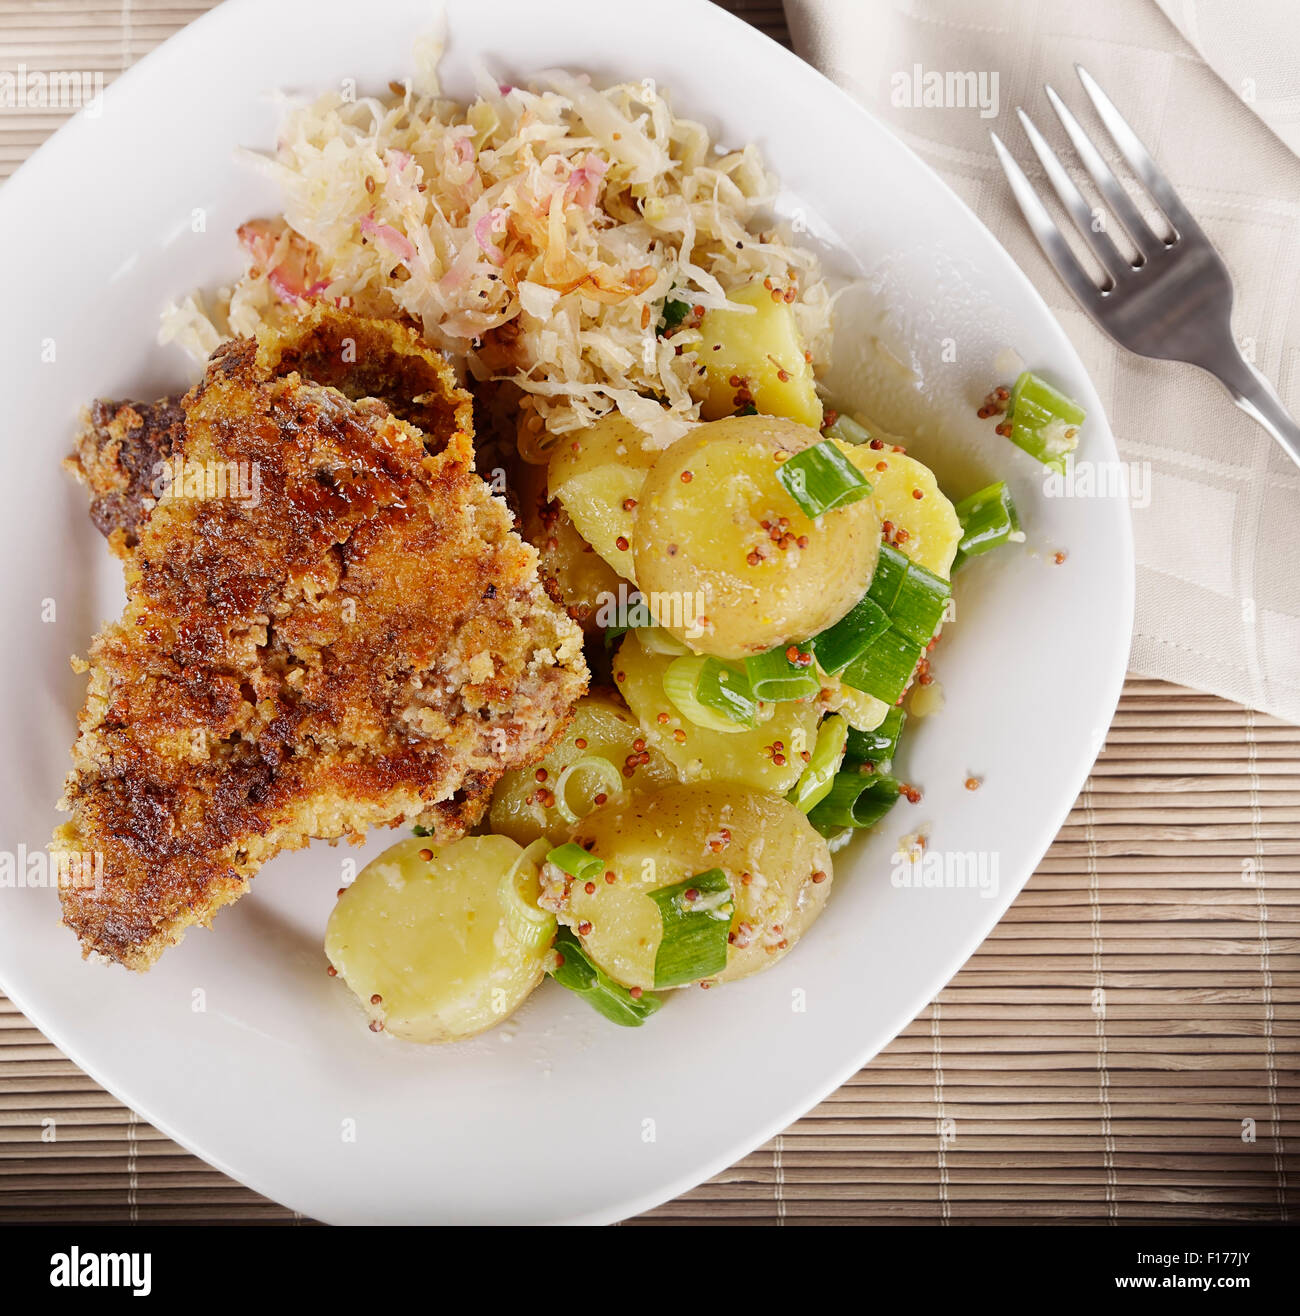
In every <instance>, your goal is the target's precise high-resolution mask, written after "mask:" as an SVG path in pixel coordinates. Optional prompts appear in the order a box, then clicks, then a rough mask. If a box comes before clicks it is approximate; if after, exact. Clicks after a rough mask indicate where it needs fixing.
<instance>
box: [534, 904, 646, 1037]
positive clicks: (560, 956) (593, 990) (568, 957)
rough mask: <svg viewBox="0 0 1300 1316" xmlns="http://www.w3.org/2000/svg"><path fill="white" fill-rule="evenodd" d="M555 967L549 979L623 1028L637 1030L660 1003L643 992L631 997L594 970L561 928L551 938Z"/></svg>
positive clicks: (565, 929) (569, 934)
mask: <svg viewBox="0 0 1300 1316" xmlns="http://www.w3.org/2000/svg"><path fill="white" fill-rule="evenodd" d="M555 950H556V964H555V967H554V968H553V969H552V970H551V977H552V978H554V979H555V981H556V982H558V983H559V984H560V986H561V987H567V988H568V989H569V991H571V992H573V993H574V994H575V995H577V996H581V997H582V998H583V999H584V1000H585V1001H586V1002H587V1004H588V1005H590V1006H591V1008H592V1009H593V1010H596V1011H599V1013H601V1014H603V1015H604V1016H605V1018H606V1019H610V1020H612V1021H613V1022H614V1023H616V1024H622V1025H623V1026H624V1027H625V1028H639V1027H640V1026H641V1025H642V1024H643V1023H645V1021H646V1020H647V1019H648V1018H649V1017H650V1016H651V1015H652V1014H654V1012H655V1011H656V1010H657V1009H658V1008H659V1007H660V1006H661V1005H662V1004H663V1002H662V1001H661V1000H660V999H659V998H658V997H657V996H651V995H650V994H649V993H645V994H643V995H641V996H633V995H632V993H631V992H630V991H628V989H627V988H626V987H624V986H623V985H622V983H617V982H615V981H614V980H613V978H611V977H610V976H609V975H608V974H607V973H606V972H605V971H604V970H603V969H601V968H598V967H597V966H596V965H595V964H594V963H593V962H592V960H591V958H590V956H588V954H587V952H586V951H585V950H584V949H583V946H582V943H581V942H580V941H579V940H578V938H577V937H575V936H574V935H573V933H572V932H571V931H570V930H569V929H568V928H561V929H560V931H559V933H558V935H557V936H556V938H555Z"/></svg>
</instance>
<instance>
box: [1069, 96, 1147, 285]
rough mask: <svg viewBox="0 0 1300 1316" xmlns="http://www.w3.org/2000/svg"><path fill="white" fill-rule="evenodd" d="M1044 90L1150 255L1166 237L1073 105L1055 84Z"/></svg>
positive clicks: (1088, 164) (1102, 187)
mask: <svg viewBox="0 0 1300 1316" xmlns="http://www.w3.org/2000/svg"><path fill="white" fill-rule="evenodd" d="M1044 90H1045V91H1046V92H1047V99H1048V100H1049V101H1051V103H1052V108H1053V109H1054V110H1055V111H1056V117H1057V118H1058V119H1060V121H1061V126H1062V127H1063V128H1064V129H1065V131H1066V134H1067V135H1068V136H1069V138H1070V142H1071V144H1072V145H1073V146H1074V150H1075V153H1076V154H1077V155H1078V157H1079V159H1080V160H1081V161H1082V162H1083V167H1084V168H1085V169H1086V170H1087V171H1088V177H1089V178H1091V179H1092V181H1093V182H1094V183H1095V184H1096V185H1097V191H1099V192H1100V193H1101V195H1102V197H1103V199H1104V200H1105V202H1106V204H1107V205H1108V206H1109V207H1110V208H1111V211H1112V212H1113V213H1114V215H1115V217H1116V218H1117V219H1118V220H1119V222H1120V223H1121V224H1123V226H1124V228H1125V229H1126V230H1127V232H1128V235H1129V237H1130V238H1132V239H1133V245H1134V246H1135V247H1136V248H1137V249H1138V252H1139V253H1140V254H1141V256H1142V258H1143V259H1144V260H1145V259H1148V258H1149V257H1150V255H1151V253H1152V251H1154V250H1155V247H1156V245H1157V244H1158V243H1162V242H1163V239H1162V238H1160V237H1157V235H1156V234H1155V233H1153V232H1152V231H1151V226H1150V225H1149V224H1148V223H1147V222H1146V220H1145V219H1143V218H1142V212H1141V211H1140V210H1139V209H1138V208H1137V206H1135V205H1134V204H1133V199H1132V197H1130V196H1129V194H1128V193H1127V192H1126V191H1124V189H1123V188H1122V187H1121V186H1120V183H1119V179H1117V178H1116V177H1115V175H1114V174H1113V173H1112V172H1111V168H1110V166H1109V165H1108V164H1107V163H1106V161H1105V160H1103V159H1102V156H1101V152H1100V151H1098V150H1097V148H1096V147H1095V146H1094V145H1093V143H1092V138H1091V137H1089V136H1088V134H1087V133H1086V132H1084V131H1083V127H1082V126H1081V125H1080V123H1079V121H1078V119H1076V118H1075V117H1074V115H1073V113H1071V111H1070V107H1069V106H1068V105H1066V103H1065V102H1064V101H1063V100H1062V99H1061V98H1060V97H1059V96H1058V95H1057V94H1056V92H1055V91H1054V90H1053V89H1052V88H1051V87H1046V88H1045V89H1044Z"/></svg>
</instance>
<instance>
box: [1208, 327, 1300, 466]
mask: <svg viewBox="0 0 1300 1316" xmlns="http://www.w3.org/2000/svg"><path fill="white" fill-rule="evenodd" d="M1201 368H1202V369H1203V370H1207V371H1209V373H1210V374H1212V375H1213V376H1214V377H1215V378H1216V379H1217V380H1218V381H1219V383H1220V384H1222V385H1223V387H1224V388H1226V389H1227V390H1228V396H1229V397H1230V398H1231V399H1232V400H1233V401H1234V402H1235V403H1236V404H1237V405H1238V406H1239V407H1240V408H1241V409H1242V411H1244V412H1245V413H1246V415H1248V416H1249V417H1250V418H1251V419H1252V420H1254V421H1257V422H1258V423H1259V424H1260V425H1262V426H1263V427H1264V428H1265V429H1266V430H1267V431H1268V432H1269V433H1270V434H1271V435H1272V436H1273V437H1274V438H1275V439H1276V440H1277V441H1278V443H1279V444H1281V446H1282V450H1283V451H1284V452H1285V453H1286V455H1287V456H1288V457H1290V458H1291V460H1292V461H1293V462H1295V464H1296V465H1297V466H1300V425H1297V424H1296V422H1295V419H1294V417H1292V415H1291V413H1290V412H1289V411H1288V410H1287V409H1286V407H1284V406H1283V405H1282V399H1281V398H1280V397H1278V395H1277V391H1276V390H1275V389H1274V387H1273V385H1272V384H1270V383H1269V382H1268V380H1267V379H1265V378H1264V376H1263V375H1261V374H1260V373H1259V371H1258V370H1256V369H1255V367H1254V366H1252V365H1251V364H1250V362H1248V361H1247V360H1246V359H1245V358H1244V357H1243V356H1242V355H1241V352H1240V350H1238V349H1237V348H1236V347H1235V346H1234V348H1233V350H1232V352H1231V354H1228V353H1224V354H1221V355H1220V356H1218V357H1217V358H1216V359H1215V361H1214V363H1213V364H1212V365H1210V364H1206V365H1202V367H1201Z"/></svg>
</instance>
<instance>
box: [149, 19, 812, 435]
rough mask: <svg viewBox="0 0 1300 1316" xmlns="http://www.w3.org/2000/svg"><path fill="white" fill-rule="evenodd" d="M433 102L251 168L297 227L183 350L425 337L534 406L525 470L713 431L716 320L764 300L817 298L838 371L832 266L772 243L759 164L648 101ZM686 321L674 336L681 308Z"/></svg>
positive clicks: (618, 94) (526, 420)
mask: <svg viewBox="0 0 1300 1316" xmlns="http://www.w3.org/2000/svg"><path fill="white" fill-rule="evenodd" d="M437 49H438V45H437V41H436V39H431V42H430V50H429V51H426V52H424V58H423V61H422V66H423V67H424V72H423V73H422V74H421V77H420V79H419V83H420V86H421V88H423V89H424V90H425V92H426V93H427V94H425V95H417V93H416V91H415V90H413V89H412V88H411V87H406V88H404V89H401V94H400V95H398V94H397V92H398V90H399V89H398V88H394V92H393V95H391V96H389V97H387V98H382V99H380V98H373V97H366V98H361V99H356V98H349V97H348V96H346V95H344V94H340V93H335V94H331V95H328V96H324V97H322V98H321V99H319V100H317V101H315V102H314V103H311V104H303V105H299V106H297V107H296V108H293V109H292V110H291V111H290V112H289V114H288V117H287V119H286V121H285V123H284V125H283V127H282V130H281V133H280V141H279V147H278V149H277V151H276V153H275V155H274V157H273V158H267V157H264V156H258V155H253V154H252V153H247V155H248V158H249V159H250V160H251V162H253V163H254V164H255V165H256V167H257V168H258V169H260V170H262V171H264V172H265V173H267V174H268V175H270V177H271V178H273V179H274V180H275V181H276V182H277V183H278V184H279V186H280V188H281V190H282V193H283V197H284V212H283V217H282V218H281V219H278V220H272V221H267V220H255V221H251V222H250V223H249V224H246V225H244V226H243V227H242V228H241V229H240V239H241V243H242V245H243V247H244V249H245V251H246V253H247V262H248V263H247V269H246V271H245V273H244V275H243V276H242V277H241V278H240V280H239V281H238V283H237V284H236V285H235V287H234V288H233V290H231V291H230V292H229V293H226V294H224V295H222V296H220V297H219V299H218V306H217V309H215V310H214V311H213V312H212V313H209V312H208V311H207V310H206V309H205V307H204V305H203V302H202V301H201V299H199V298H197V297H194V296H192V297H190V298H188V299H187V300H186V301H185V302H184V303H183V304H182V305H181V306H180V307H177V306H171V307H168V309H167V311H166V312H165V313H164V328H163V335H164V337H165V338H166V339H167V340H173V339H174V340H176V341H179V342H181V343H182V344H183V345H185V346H187V348H188V349H189V350H191V352H192V353H193V354H194V355H196V356H198V357H200V358H202V357H204V356H206V355H207V353H208V352H209V351H210V350H211V347H212V346H213V345H214V343H215V342H216V341H217V340H219V339H220V338H221V337H224V336H225V335H226V333H227V332H233V333H241V334H248V333H251V332H253V331H255V330H256V329H257V328H258V327H259V326H260V325H261V324H263V323H266V322H267V321H269V320H273V319H274V318H276V317H277V316H280V315H283V314H285V313H286V312H291V311H292V310H293V308H295V307H296V306H298V305H300V304H301V303H302V302H304V301H305V300H307V299H309V298H312V297H326V298H332V299H336V300H337V301H338V302H339V304H340V305H344V306H350V307H354V308H356V309H357V310H359V311H361V312H362V313H364V314H371V315H380V316H407V317H410V318H411V319H412V320H413V321H415V322H417V323H418V324H420V325H421V326H422V327H423V331H424V335H425V337H426V338H427V339H428V341H429V342H431V343H433V344H435V345H436V346H438V347H440V348H442V349H443V350H445V351H447V352H448V353H449V354H451V355H452V356H453V357H455V358H457V359H458V360H460V361H462V362H463V363H464V366H465V368H466V369H467V370H468V372H469V373H470V374H471V375H472V376H473V377H474V378H475V379H478V380H488V379H493V380H511V381H513V382H514V383H515V384H517V385H518V387H519V388H520V389H521V390H522V391H523V394H524V398H523V406H522V413H521V419H520V438H521V450H523V451H524V453H525V456H530V457H531V459H533V460H545V458H546V452H547V449H548V448H549V446H550V444H552V443H553V442H554V441H555V439H556V437H557V436H559V435H561V434H564V433H567V432H570V431H572V430H575V429H579V428H581V427H583V426H586V425H589V424H591V423H592V422H593V421H595V420H596V419H598V418H599V417H601V416H603V415H606V414H607V413H609V412H610V411H611V410H614V409H615V408H617V410H619V411H620V412H622V413H623V414H624V415H626V416H627V417H628V419H629V420H631V421H633V422H634V423H635V424H637V425H639V426H641V427H642V428H644V429H646V430H648V431H649V432H650V434H651V435H652V439H653V441H654V442H656V443H658V444H660V445H662V444H667V443H669V442H671V441H672V440H673V439H675V438H677V437H679V436H680V435H681V434H682V433H684V432H685V430H686V429H687V428H688V426H689V425H690V423H691V422H693V421H695V420H697V419H698V417H699V406H698V404H697V403H696V402H695V401H694V400H693V399H692V397H691V392H690V387H691V383H692V381H693V380H694V379H695V378H696V376H697V374H698V373H700V372H701V370H702V367H701V366H700V365H699V363H698V362H697V360H696V359H695V355H694V352H693V346H694V344H695V343H697V342H698V341H699V334H698V332H697V330H696V329H695V327H694V326H695V324H698V314H699V311H698V310H697V308H703V309H706V310H707V309H708V308H711V307H719V306H722V305H724V304H726V303H727V293H728V291H729V290H734V289H737V288H739V287H742V286H745V285H747V284H749V283H752V282H753V281H754V280H762V279H764V278H774V279H779V280H780V281H781V282H782V284H783V285H786V286H793V287H795V288H796V289H797V294H798V295H797V300H796V301H795V302H794V303H793V308H794V312H795V315H796V318H797V322H798V325H799V328H800V332H801V334H802V336H803V339H804V342H805V344H806V345H807V346H808V347H809V348H810V349H811V351H812V353H813V356H814V358H815V359H819V360H824V359H825V356H826V354H827V350H828V347H829V338H830V302H831V297H830V293H829V290H828V288H827V285H826V282H825V281H824V279H823V278H822V276H821V272H820V270H819V268H818V264H817V261H816V258H815V257H814V256H813V255H812V254H811V253H810V252H807V251H804V250H801V249H800V248H798V247H796V246H795V245H794V244H793V243H792V242H791V241H790V240H789V238H788V235H787V234H785V233H784V232H783V231H778V230H777V229H775V228H771V227H769V228H763V227H761V225H762V215H763V212H764V208H765V207H766V206H767V205H768V203H769V202H770V200H771V198H772V195H773V192H774V182H773V180H772V179H771V177H770V176H769V175H768V173H767V171H766V169H765V168H764V165H763V161H762V159H761V158H760V156H759V153H758V151H757V150H756V149H755V148H754V147H753V146H747V147H745V148H743V149H742V150H737V151H725V152H724V151H723V150H722V149H721V148H719V147H716V146H715V145H714V144H713V142H712V141H711V140H710V138H709V135H708V133H707V132H706V131H705V130H704V128H703V127H701V125H700V124H698V123H694V122H692V121H690V120H688V119H680V118H677V117H676V116H675V115H674V114H673V113H672V112H671V110H670V108H669V105H668V102H667V101H666V100H665V98H664V96H663V95H662V94H661V93H660V92H659V91H658V90H657V89H656V87H655V86H654V85H653V84H652V83H651V82H649V81H646V82H644V83H621V84H619V85H617V86H612V87H608V88H605V89H603V90H598V89H597V88H595V87H593V86H592V84H591V81H590V79H589V78H587V77H585V76H575V75H572V74H568V73H563V72H558V71H555V72H549V73H545V74H542V75H540V76H539V77H538V79H537V81H536V83H535V85H534V86H533V87H532V88H523V87H504V86H498V85H496V84H495V82H493V81H492V80H491V79H490V78H488V77H487V76H486V75H485V74H482V73H480V76H479V78H478V83H479V87H480V95H479V98H478V99H477V100H475V101H474V102H473V103H472V104H471V105H469V106H468V107H464V106H457V105H455V104H453V103H452V102H449V101H446V100H441V99H437V98H436V93H437V84H436V78H435V74H434V72H433V69H434V66H435V64H436V55H437ZM668 299H672V300H674V301H681V302H685V303H686V304H687V306H688V307H689V308H690V313H689V315H688V316H687V317H686V318H685V320H684V322H683V323H682V324H681V325H680V327H675V328H673V329H672V330H671V332H664V333H661V332H660V328H661V325H660V321H661V316H662V314H663V305H664V302H665V301H666V300H668Z"/></svg>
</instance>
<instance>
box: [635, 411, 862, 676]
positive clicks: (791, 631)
mask: <svg viewBox="0 0 1300 1316" xmlns="http://www.w3.org/2000/svg"><path fill="white" fill-rule="evenodd" d="M820 441H821V435H820V434H819V433H818V432H817V431H816V430H812V429H809V428H808V427H807V426H805V425H797V424H795V423H794V422H793V421H790V420H780V419H776V418H774V417H771V416H733V417H730V418H729V419H727V420H716V421H713V422H712V423H711V424H707V425H701V426H700V427H699V428H698V429H697V430H695V431H693V432H692V433H690V434H688V435H686V437H685V438H682V439H679V440H678V441H677V442H676V443H674V444H673V445H672V446H671V447H670V448H668V449H666V450H665V451H664V453H663V454H662V455H661V456H660V457H659V459H658V460H657V461H656V462H655V464H654V466H653V468H652V469H651V471H650V475H649V477H648V478H647V480H646V482H645V488H644V489H643V490H642V491H641V498H640V502H639V505H638V507H637V510H636V536H635V541H634V545H633V547H634V551H635V554H636V580H637V583H638V585H639V587H640V589H641V592H642V593H643V594H644V595H645V596H646V599H647V603H648V605H649V607H650V611H651V612H652V613H653V614H654V616H655V619H656V620H657V621H658V622H659V624H660V625H661V626H664V627H665V628H666V629H668V630H670V631H672V633H673V634H674V635H676V636H677V638H678V639H684V640H685V641H686V642H687V643H688V644H689V645H690V646H691V648H692V649H694V650H695V651H696V652H698V653H706V654H716V655H717V656H718V657H721V658H743V657H745V656H746V655H749V654H758V653H763V652H765V651H766V650H768V649H772V648H775V647H776V646H777V645H784V644H789V643H791V642H792V641H802V640H806V639H807V638H808V637H809V636H811V635H816V634H817V632H818V631H821V630H824V629H825V628H826V627H827V626H830V625H832V624H833V623H835V622H837V621H839V619H840V618H841V617H842V616H843V615H844V614H845V613H846V612H847V611H848V610H849V609H850V608H851V607H852V606H853V605H854V604H855V603H857V601H858V600H859V599H860V598H861V597H862V595H863V594H864V593H865V592H866V589H867V586H868V584H869V583H870V581H871V575H872V572H873V571H874V570H875V567H876V557H877V554H878V553H879V549H880V520H879V518H878V517H877V515H876V511H875V507H874V505H873V503H872V501H871V499H870V498H860V499H859V500H858V501H857V502H855V503H850V504H849V505H848V506H847V507H841V508H837V509H836V510H835V511H833V512H828V513H827V514H826V515H825V516H822V517H818V518H817V520H815V521H814V520H810V519H809V518H808V517H807V516H805V515H804V514H803V512H801V511H800V510H799V505H798V504H797V503H796V502H795V501H794V499H793V498H792V497H791V496H790V494H789V493H787V492H786V490H785V488H784V487H783V486H782V485H781V483H780V481H778V480H777V478H776V473H777V471H778V470H779V469H780V460H778V459H781V460H784V458H785V457H786V456H788V455H790V454H793V453H796V452H799V451H801V450H802V449H804V448H808V447H811V446H812V445H814V444H816V443H819V442H820ZM670 605H671V611H672V612H673V613H674V614H675V615H672V616H670V615H669V611H670ZM692 622H693V623H695V624H694V625H691V624H690V623H692ZM682 623H686V624H682Z"/></svg>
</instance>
